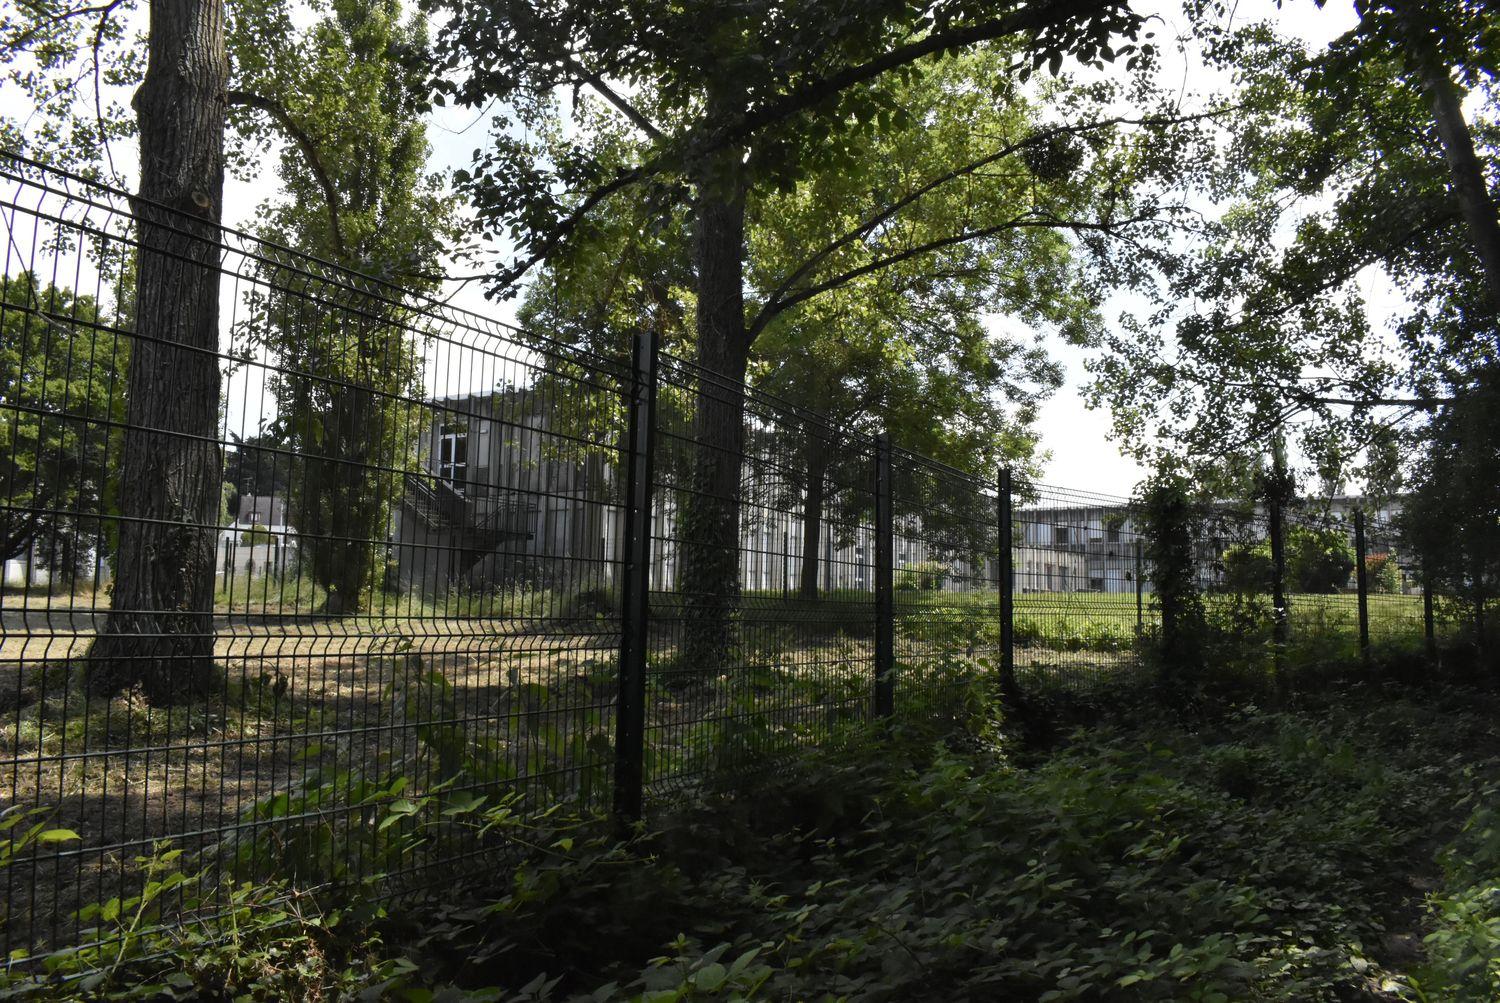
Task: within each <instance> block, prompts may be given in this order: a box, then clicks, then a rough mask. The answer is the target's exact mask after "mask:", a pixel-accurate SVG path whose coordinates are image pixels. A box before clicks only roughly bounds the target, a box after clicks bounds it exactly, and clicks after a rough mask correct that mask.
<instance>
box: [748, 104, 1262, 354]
mask: <svg viewBox="0 0 1500 1003" xmlns="http://www.w3.org/2000/svg"><path fill="white" fill-rule="evenodd" d="M1236 107H1239V106H1231V107H1226V108H1221V109H1216V110H1213V111H1206V112H1199V113H1194V114H1192V115H1181V116H1163V115H1154V116H1146V117H1143V118H1131V117H1129V116H1123V115H1122V116H1117V117H1114V118H1108V119H1100V120H1098V121H1094V122H1085V123H1082V124H1079V125H1060V126H1051V127H1049V128H1046V129H1043V130H1040V131H1038V132H1034V133H1032V134H1031V135H1030V136H1027V137H1026V138H1025V139H1022V140H1018V141H1016V142H1014V143H1007V144H1006V145H1005V146H1003V147H1001V148H1000V149H998V150H995V151H994V152H992V153H988V154H986V155H985V156H983V157H980V158H979V159H978V160H974V161H971V162H969V163H967V164H964V165H962V166H960V167H956V168H954V169H953V170H951V171H948V172H947V173H944V174H940V175H938V176H937V177H935V178H932V179H930V180H929V181H927V182H926V183H924V184H922V185H919V186H918V187H917V188H915V189H913V190H912V191H910V192H908V193H907V194H906V195H904V196H902V197H901V198H899V199H897V200H896V201H895V202H892V203H891V204H890V205H888V206H886V207H885V208H883V209H881V210H880V211H879V212H877V213H875V214H874V215H872V216H870V217H868V218H867V219H865V220H864V221H863V222H861V223H860V224H859V225H858V226H856V227H854V228H853V229H851V230H849V231H847V232H845V233H844V234H843V235H842V236H840V237H838V238H837V239H836V240H834V241H832V242H831V243H829V244H827V245H825V246H824V247H822V248H821V249H819V250H818V251H817V252H816V253H815V254H813V255H812V256H811V257H809V258H807V259H806V260H805V261H803V262H802V264H800V265H798V266H797V267H796V268H795V269H793V270H792V272H791V273H790V274H789V275H787V277H786V278H785V279H783V280H782V281H781V282H780V283H778V284H777V286H776V288H775V289H774V290H772V291H771V295H770V296H769V297H767V299H766V303H765V305H764V306H763V307H762V308H761V310H760V311H759V312H758V313H757V314H756V316H755V318H754V319H753V320H752V321H751V323H750V325H749V328H748V330H749V333H750V337H751V338H752V339H753V338H754V337H755V336H756V335H757V334H758V333H759V332H760V330H761V329H762V328H763V327H765V325H766V324H767V323H769V322H770V320H771V319H772V318H773V317H774V316H775V314H776V313H779V312H780V310H779V309H778V304H779V303H780V301H781V299H782V297H783V296H784V295H785V294H786V293H787V292H789V291H790V290H791V289H792V288H793V287H794V286H795V285H796V284H797V283H798V282H800V281H802V279H804V278H806V277H807V276H808V275H809V274H810V273H811V272H812V270H813V269H814V268H816V267H817V266H818V265H819V264H821V263H822V262H823V261H824V260H825V259H826V258H827V257H828V256H829V255H830V254H832V253H833V252H834V251H836V250H838V249H839V248H841V247H845V246H847V245H848V244H850V243H852V242H854V241H856V240H860V239H862V238H863V237H865V236H866V235H868V234H869V233H871V232H872V231H874V230H875V228H876V227H878V226H880V225H881V224H882V223H885V222H887V221H889V220H890V219H891V218H892V217H894V216H895V215H896V214H897V213H899V212H900V211H901V210H903V209H905V208H906V207H907V206H910V205H912V204H913V203H915V202H918V201H920V200H921V199H923V198H924V197H926V196H927V195H929V194H931V193H932V192H934V191H936V190H937V189H938V188H941V187H943V186H944V185H946V184H948V183H949V182H952V181H956V180H958V179H959V178H962V177H967V176H970V175H973V174H976V173H978V172H979V171H981V170H983V169H984V168H986V167H988V166H990V165H991V164H994V163H997V162H998V161H1001V160H1003V159H1005V158H1006V157H1009V156H1012V155H1014V154H1016V153H1019V152H1021V151H1022V150H1026V149H1029V148H1031V147H1034V146H1039V145H1041V144H1042V143H1045V142H1048V141H1050V140H1052V139H1055V138H1057V137H1058V136H1066V135H1081V134H1083V133H1087V132H1093V131H1095V130H1098V129H1106V128H1109V127H1111V126H1116V125H1180V124H1185V123H1188V122H1197V121H1202V120H1205V119H1209V118H1215V117H1218V116H1220V115H1223V114H1226V113H1228V112H1231V111H1234V110H1236Z"/></svg>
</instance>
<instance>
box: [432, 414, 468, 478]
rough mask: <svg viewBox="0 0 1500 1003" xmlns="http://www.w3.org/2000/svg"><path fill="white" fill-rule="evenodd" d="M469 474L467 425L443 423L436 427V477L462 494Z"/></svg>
mask: <svg viewBox="0 0 1500 1003" xmlns="http://www.w3.org/2000/svg"><path fill="white" fill-rule="evenodd" d="M468 475H469V426H468V425H464V424H455V425H443V426H442V427H441V428H439V429H438V477H439V478H441V479H442V480H443V481H444V482H445V483H447V484H448V485H449V486H450V487H452V488H453V490H455V491H457V492H458V493H459V494H463V491H464V481H465V480H467V479H468Z"/></svg>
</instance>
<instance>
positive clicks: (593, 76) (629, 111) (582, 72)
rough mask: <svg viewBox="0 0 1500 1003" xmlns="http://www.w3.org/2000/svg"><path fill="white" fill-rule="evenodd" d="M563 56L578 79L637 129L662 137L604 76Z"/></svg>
mask: <svg viewBox="0 0 1500 1003" xmlns="http://www.w3.org/2000/svg"><path fill="white" fill-rule="evenodd" d="M564 58H565V59H566V60H567V64H568V66H570V67H571V68H572V69H573V72H575V73H577V74H578V78H579V79H580V80H582V81H583V82H584V83H586V84H588V85H589V86H590V87H592V88H593V89H594V90H596V91H598V92H599V94H600V96H602V97H603V98H604V100H606V101H608V102H609V103H610V104H612V105H614V106H615V107H616V108H618V109H619V111H620V114H622V115H624V116H625V117H626V118H628V119H630V121H631V122H632V123H634V124H635V127H636V128H637V129H639V130H641V131H642V132H644V133H645V134H646V135H648V136H650V137H651V138H652V139H657V140H659V139H661V138H663V137H662V132H661V130H660V129H658V128H657V127H656V126H654V125H652V124H651V120H650V119H648V118H647V117H646V116H645V115H643V114H642V113H641V112H640V111H639V110H638V109H637V108H636V107H635V106H634V105H632V104H631V103H630V102H629V101H626V100H625V99H624V98H623V97H621V96H620V95H619V94H617V93H616V92H615V90H614V88H612V87H610V86H609V84H607V83H605V82H604V78H602V77H601V76H599V74H597V73H595V72H593V71H592V70H589V69H585V68H584V66H583V64H582V63H580V62H578V60H576V59H574V58H573V57H572V56H566V57H564Z"/></svg>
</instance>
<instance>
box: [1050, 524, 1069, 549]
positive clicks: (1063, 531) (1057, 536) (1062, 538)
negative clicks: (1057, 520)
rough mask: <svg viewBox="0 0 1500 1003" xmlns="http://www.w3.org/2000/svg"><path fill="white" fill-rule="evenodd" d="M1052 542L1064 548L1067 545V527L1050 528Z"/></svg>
mask: <svg viewBox="0 0 1500 1003" xmlns="http://www.w3.org/2000/svg"><path fill="white" fill-rule="evenodd" d="M1052 542H1053V543H1056V544H1058V545H1060V546H1064V547H1065V546H1067V545H1068V527H1066V526H1053V527H1052Z"/></svg>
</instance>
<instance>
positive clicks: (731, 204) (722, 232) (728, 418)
mask: <svg viewBox="0 0 1500 1003" xmlns="http://www.w3.org/2000/svg"><path fill="white" fill-rule="evenodd" d="M697 189H698V191H697V199H696V204H695V213H694V216H695V218H694V229H693V264H694V268H695V269H696V272H697V294H698V303H697V328H698V331H697V334H698V365H699V367H700V368H701V372H700V373H699V374H698V386H697V388H696V394H695V399H696V407H695V412H694V417H693V438H694V442H695V448H694V456H693V461H692V462H693V468H692V471H691V473H690V475H689V486H690V491H689V492H688V495H687V498H686V500H685V502H684V504H683V523H682V530H681V532H682V550H681V553H682V578H681V582H680V585H681V589H682V593H683V617H684V623H683V646H682V668H683V669H685V670H687V671H691V672H695V673H701V674H705V675H714V674H717V673H719V672H720V671H722V670H723V669H724V667H725V666H726V665H727V664H728V663H729V659H730V654H731V652H732V650H733V648H734V646H735V640H736V629H735V620H736V617H737V614H738V610H739V596H740V573H739V571H740V553H739V538H740V534H739V522H740V479H741V470H742V465H743V457H744V449H745V429H744V411H745V391H744V380H745V372H746V365H747V363H748V361H749V353H750V345H749V339H748V338H747V337H746V332H745V304H744V275H745V182H744V172H743V167H742V166H741V160H740V152H739V151H738V150H730V151H726V152H725V153H723V154H721V155H719V156H717V157H716V158H714V160H713V161H712V162H711V163H710V164H709V165H707V169H706V170H705V173H704V176H702V177H700V178H699V180H698V184H697Z"/></svg>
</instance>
